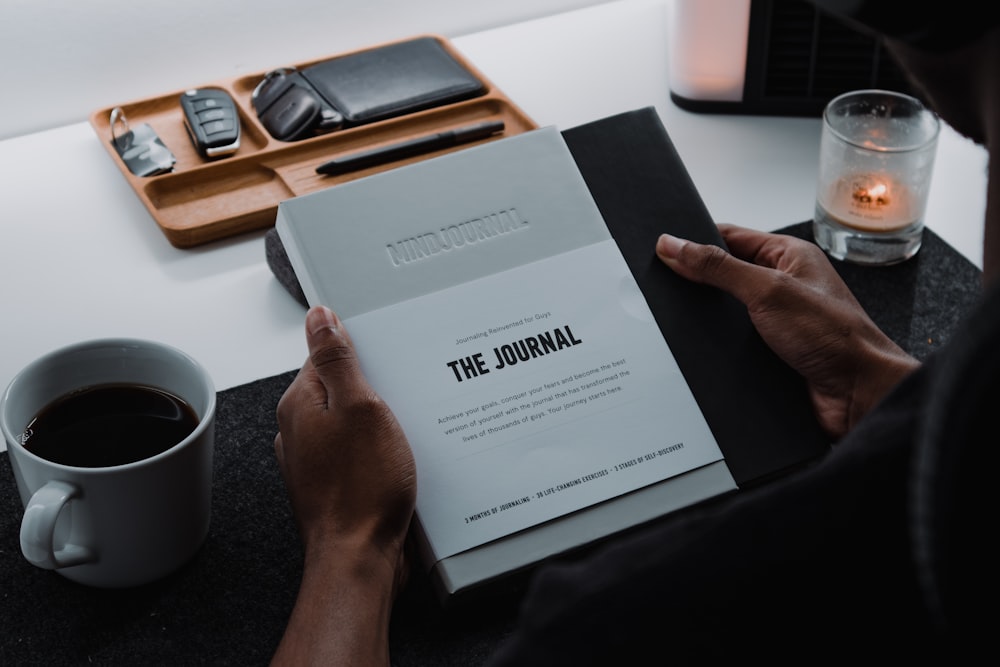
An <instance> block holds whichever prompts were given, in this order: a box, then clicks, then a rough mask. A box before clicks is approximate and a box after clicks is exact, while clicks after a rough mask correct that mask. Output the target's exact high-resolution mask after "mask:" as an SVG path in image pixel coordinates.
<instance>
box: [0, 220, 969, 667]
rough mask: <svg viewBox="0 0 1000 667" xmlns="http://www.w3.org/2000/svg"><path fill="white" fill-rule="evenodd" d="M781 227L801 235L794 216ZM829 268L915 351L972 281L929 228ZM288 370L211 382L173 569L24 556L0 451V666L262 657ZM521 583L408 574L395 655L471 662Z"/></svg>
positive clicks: (493, 639) (292, 542)
mask: <svg viewBox="0 0 1000 667" xmlns="http://www.w3.org/2000/svg"><path fill="white" fill-rule="evenodd" d="M781 231H784V232H786V233H790V234H793V235H796V236H799V237H802V238H807V239H811V238H812V235H811V231H810V228H809V225H808V224H806V223H802V224H799V225H793V226H792V227H789V228H786V229H784V230H781ZM837 268H838V271H840V272H841V275H843V276H844V278H845V280H846V281H847V283H848V284H849V285H850V286H851V288H852V289H853V290H854V292H855V294H857V296H858V298H859V300H860V301H861V303H862V305H864V306H865V308H866V309H868V311H869V312H870V313H871V314H872V316H873V318H874V319H875V320H876V322H878V324H879V325H880V326H882V328H883V329H884V330H885V331H886V332H887V333H888V334H889V335H890V336H892V337H893V338H894V339H895V340H896V341H897V342H899V343H900V344H901V345H902V346H903V347H904V348H905V349H907V350H909V351H910V352H911V353H913V354H914V355H915V356H917V357H918V358H924V357H926V356H927V355H928V354H929V353H931V352H932V351H933V350H934V349H935V348H938V347H940V346H941V345H942V344H943V343H944V342H946V340H947V338H948V334H949V332H950V331H952V329H953V327H954V326H955V324H956V323H957V321H958V320H959V318H960V317H961V316H962V315H963V313H964V312H966V311H967V309H968V308H969V307H970V306H971V305H972V303H973V302H974V301H975V299H976V298H977V297H978V296H979V294H980V273H979V270H978V269H977V268H976V267H975V266H974V265H972V264H971V263H969V262H968V261H967V260H966V259H965V258H964V257H962V256H961V255H960V254H959V253H957V252H956V251H955V250H954V249H952V248H951V247H950V246H948V245H947V244H945V243H944V242H943V241H942V240H941V239H940V238H939V237H938V236H936V235H935V234H934V233H933V232H928V233H927V234H926V236H925V242H924V247H923V248H922V249H921V251H920V253H919V254H918V256H917V257H916V258H914V259H913V260H910V261H909V262H906V263H904V264H901V265H898V266H894V267H885V268H864V267H857V266H852V265H847V264H841V263H837ZM276 275H277V274H276ZM303 312H304V311H303ZM294 372H295V371H294V369H292V370H289V371H288V372H287V373H283V374H281V375H277V376H274V377H270V378H264V379H261V380H258V381H256V382H252V383H249V384H246V385H243V386H240V387H235V388H232V389H227V390H225V391H222V392H220V393H219V403H218V421H217V439H216V456H215V481H214V498H213V516H212V527H211V531H210V534H209V537H208V540H207V542H206V543H205V545H204V547H203V548H202V549H201V551H200V552H199V553H198V554H197V555H196V557H195V558H194V560H193V561H192V562H191V563H189V564H188V565H187V566H185V567H184V568H182V569H181V570H180V571H179V572H177V573H175V574H173V575H171V576H170V577H168V578H166V579H164V580H162V581H160V582H157V583H154V584H150V585H148V586H144V587H141V588H137V589H131V590H124V591H106V590H99V589H91V588H87V587H84V586H80V585H78V584H75V583H72V582H69V581H67V580H65V579H63V578H62V577H61V576H59V575H58V574H55V573H53V572H48V571H44V570H40V569H37V568H35V567H33V566H31V565H29V564H28V563H27V562H26V561H25V560H24V559H23V557H22V556H21V552H20V546H19V541H18V531H19V525H20V517H21V511H22V507H21V503H20V500H19V498H18V495H17V490H16V487H15V485H14V478H13V474H12V473H11V471H10V465H9V462H8V461H7V454H6V453H3V454H0V665H24V664H38V663H44V664H48V665H62V664H95V665H119V664H121V665H139V664H142V665H147V664H148V665H166V664H170V665H189V664H212V665H230V664H231V665H254V664H258V665H264V664H266V663H267V662H268V660H269V659H270V656H271V654H272V652H273V651H274V648H275V647H276V646H277V644H278V641H279V639H280V637H281V634H282V631H283V629H284V626H285V621H286V619H287V618H288V614H289V611H290V610H291V607H292V604H293V602H294V599H295V594H296V589H297V586H298V578H299V574H300V572H301V561H300V558H301V551H300V547H299V542H298V537H297V534H296V532H295V529H294V526H293V522H292V518H291V513H290V509H289V505H288V502H287V499H286V496H285V490H284V485H283V483H282V480H281V477H280V475H279V474H278V470H277V466H276V464H275V461H274V454H273V449H272V445H273V437H274V433H275V429H276V423H275V419H274V407H275V406H276V405H277V401H278V399H279V398H280V396H281V394H282V392H283V391H284V389H285V387H286V386H287V385H288V383H289V382H291V379H292V377H293V376H294ZM523 584H524V580H523V579H517V580H513V581H510V582H506V583H504V584H502V585H501V586H500V587H498V588H497V589H496V590H492V591H490V592H489V594H488V595H486V596H484V597H482V598H480V599H477V600H474V601H470V602H469V603H467V604H465V605H463V606H461V607H459V608H456V609H450V610H445V609H441V608H440V606H439V605H438V603H437V602H436V600H435V599H434V598H433V596H432V595H431V592H430V589H429V587H428V586H427V582H426V580H425V579H424V578H423V577H422V576H421V575H420V574H419V573H418V574H417V575H416V576H415V577H414V578H413V580H412V581H411V585H410V586H409V587H408V589H407V590H406V591H404V592H403V594H402V597H401V598H400V601H399V603H398V604H397V607H396V611H395V616H394V619H393V626H392V635H391V649H392V662H393V664H394V665H399V666H401V667H403V666H407V665H434V666H435V667H440V666H447V665H461V666H463V667H467V666H470V665H476V664H480V663H482V662H483V660H484V659H485V657H486V656H487V655H488V654H489V652H490V651H491V649H492V648H493V647H494V646H495V645H496V644H497V643H498V642H499V641H501V640H502V639H503V637H504V636H505V635H506V634H507V633H508V632H509V630H510V628H511V627H512V625H513V621H514V614H515V609H516V604H517V600H518V596H519V594H520V592H521V590H523Z"/></svg>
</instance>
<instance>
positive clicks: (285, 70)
mask: <svg viewBox="0 0 1000 667" xmlns="http://www.w3.org/2000/svg"><path fill="white" fill-rule="evenodd" d="M295 71H296V68H295V67H279V68H278V69H273V70H271V71H270V72H268V73H267V74H265V75H264V78H263V79H261V80H260V83H258V84H257V85H256V86H255V87H254V89H253V92H252V93H250V103H251V104H254V107H256V104H255V103H256V102H257V98H258V97H259V96H260V93H261V91H262V90H264V88H266V87H267V86H268V85H269V84H270V83H271V81H273V80H274V79H277V78H278V77H279V76H284V75H286V74H291V73H292V72H295Z"/></svg>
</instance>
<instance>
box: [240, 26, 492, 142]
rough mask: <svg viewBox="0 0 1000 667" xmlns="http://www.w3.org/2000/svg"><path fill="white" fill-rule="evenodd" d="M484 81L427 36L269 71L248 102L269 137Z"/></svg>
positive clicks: (372, 116) (438, 100)
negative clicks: (297, 67)
mask: <svg viewBox="0 0 1000 667" xmlns="http://www.w3.org/2000/svg"><path fill="white" fill-rule="evenodd" d="M485 92H486V86H485V85H484V84H483V82H482V81H480V80H479V79H478V78H476V77H475V76H474V75H473V74H472V72H470V71H469V70H468V69H467V68H466V67H465V66H464V65H462V63H460V62H459V61H458V60H456V59H455V58H454V57H453V56H452V55H451V54H450V53H448V51H447V50H446V49H445V48H444V46H443V45H442V44H441V42H440V41H439V40H437V39H436V38H434V37H418V38H415V39H411V40H407V41H403V42H395V43H392V44H387V45H385V46H379V47H375V48H373V49H368V50H366V51H359V52H357V53H351V54H348V55H345V56H339V57H336V58H331V59H330V60H324V61H322V62H319V63H316V64H315V65H310V66H309V67H306V68H304V69H302V70H295V69H294V68H286V69H282V70H275V71H274V72H271V73H269V74H268V75H267V77H265V80H264V81H263V82H261V85H259V86H258V88H257V90H255V91H254V98H253V99H254V108H255V109H256V110H257V115H258V118H260V119H261V121H262V123H263V124H264V126H265V127H266V128H267V130H268V131H269V132H270V133H271V135H272V136H274V137H275V138H276V139H281V140H285V141H295V140H298V139H304V138H306V137H308V136H311V135H312V134H313V133H315V132H317V131H324V130H329V129H338V128H340V127H351V126H354V125H361V124H364V123H371V122H374V121H378V120H383V119H386V118H392V117H394V116H401V115H403V114H407V113H412V112H414V111H420V110H422V109H428V108H431V107H434V106H439V105H442V104H448V103H451V102H457V101H459V100H464V99H468V98H471V97H476V96H478V95H482V94H484V93H485Z"/></svg>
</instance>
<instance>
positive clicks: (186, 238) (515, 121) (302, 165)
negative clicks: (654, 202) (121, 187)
mask: <svg viewBox="0 0 1000 667" xmlns="http://www.w3.org/2000/svg"><path fill="white" fill-rule="evenodd" d="M431 36H432V37H434V38H435V39H437V40H438V41H440V42H441V44H442V46H443V47H444V48H445V49H446V50H447V51H448V52H449V53H450V54H451V55H452V56H454V58H455V59H456V60H457V61H458V62H459V63H461V64H462V65H463V66H464V67H466V68H467V69H468V70H469V71H470V72H471V73H472V74H473V75H474V76H476V77H477V78H478V79H479V80H480V81H482V83H483V85H484V87H485V93H484V94H482V95H480V96H478V97H474V98H471V99H467V100H463V101H460V102H453V103H449V104H445V105H443V106H438V107H435V108H432V109H426V110H423V111H418V112H414V113H409V114H406V115H404V116H398V117H396V118H390V119H386V120H381V121H377V122H372V123H369V124H367V125H359V126H357V127H352V128H348V129H342V130H336V131H333V132H329V133H327V134H322V135H317V136H314V137H310V138H308V139H303V140H300V141H293V142H285V141H279V140H277V139H274V138H272V137H271V136H270V135H269V134H268V132H267V131H266V130H265V129H264V127H263V126H262V125H261V124H260V122H259V121H258V120H257V116H256V114H255V112H254V110H253V107H252V105H251V103H250V96H251V94H252V92H253V90H254V88H255V87H256V86H257V84H258V83H259V82H260V81H261V80H262V79H263V78H264V75H265V74H266V72H259V73H254V74H249V75H245V76H239V77H234V78H231V79H226V80H223V81H216V82H212V83H207V84H203V85H200V86H199V87H202V88H221V89H223V90H225V91H226V92H228V93H229V94H230V95H231V96H232V98H233V100H234V101H235V102H236V106H237V110H238V112H239V117H240V123H241V137H240V147H239V150H237V151H236V153H235V154H233V155H231V156H229V157H224V158H218V159H215V160H205V159H203V158H202V157H201V156H200V155H198V153H197V151H196V150H195V148H194V145H193V144H192V143H191V139H190V138H189V137H188V134H187V131H186V130H185V129H184V121H183V112H182V111H181V106H180V96H181V95H182V94H183V92H184V91H183V90H177V91H174V92H171V93H167V94H164V95H161V96H158V97H152V98H148V99H142V100H136V101H133V102H130V103H127V104H118V105H114V106H111V107H107V108H105V109H99V110H97V111H95V112H93V113H92V114H91V116H90V124H91V125H92V126H93V128H94V130H95V131H96V132H97V135H98V136H99V137H100V139H101V143H102V144H103V145H104V147H105V149H106V150H107V151H108V154H109V155H110V156H111V158H112V159H113V160H114V161H115V164H117V165H118V167H119V169H120V170H121V172H122V174H123V175H124V176H125V178H126V180H128V182H129V184H130V185H131V186H132V189H133V190H134V191H135V193H136V194H137V195H138V196H139V199H140V200H142V203H143V204H144V205H145V206H146V208H147V209H148V210H149V212H150V214H152V216H153V219H154V220H155V221H156V224H157V225H159V227H160V229H161V230H163V233H164V234H165V235H166V236H167V239H168V240H169V241H170V243H171V244H173V245H174V246H176V247H178V248H189V247H192V246H197V245H201V244H204V243H208V242H210V241H215V240H218V239H222V238H226V237H229V236H234V235H236V234H241V233H244V232H248V231H252V230H256V229H263V228H267V227H270V226H273V225H274V218H275V215H276V213H277V208H278V203H279V202H281V201H282V200H285V199H289V198H291V197H296V196H299V195H303V194H308V193H310V192H315V191H316V190H321V189H323V188H327V187H330V186H331V185H336V184H337V183H342V182H345V181H349V180H352V179H355V178H360V177H362V176H367V175H370V174H373V173H376V172H379V171H384V170H386V169H391V168H394V167H398V166H401V165H403V164H408V163H411V162H416V161H418V160H422V159H426V158H429V157H433V156H436V155H442V154H444V153H447V152H450V151H454V150H460V149H462V148H466V147H469V146H472V145H476V144H477V143H484V142H485V141H493V140H495V139H496V138H500V137H505V136H512V135H515V134H520V133H521V132H525V131H528V130H533V129H536V128H537V127H538V125H537V124H536V123H535V122H534V121H532V120H531V119H530V118H529V117H528V116H527V115H525V113H524V112H523V111H521V109H519V108H518V107H517V106H516V105H515V104H514V103H513V102H512V101H511V100H510V99H508V98H507V96H506V95H504V94H503V92H501V91H500V90H498V89H497V88H496V86H494V85H493V84H492V83H490V82H489V81H488V80H487V79H486V77H484V76H483V75H482V73H481V72H479V71H478V70H477V69H476V68H474V67H473V66H472V65H471V64H470V63H469V62H468V61H467V60H466V59H465V58H464V57H463V56H462V55H461V54H460V53H459V52H458V51H457V50H456V49H455V48H454V47H453V46H452V45H451V44H450V43H449V42H448V41H447V40H446V39H444V38H442V37H440V36H436V35H431ZM370 48H374V47H370ZM362 50H364V49H362ZM340 55H346V54H340ZM332 57H336V56H329V57H328V58H321V59H318V60H315V61H310V62H303V63H296V64H295V65H294V66H295V67H297V68H299V69H303V68H305V67H308V66H309V65H311V64H314V63H316V62H321V61H323V60H328V59H329V58H332ZM115 107H120V108H121V109H122V111H123V112H124V114H125V117H126V119H127V120H128V123H129V124H130V125H131V126H133V127H135V126H137V125H138V124H140V123H148V124H149V125H150V126H152V128H153V129H154V130H155V131H156V133H157V134H158V135H159V136H160V138H161V139H162V140H163V143H164V144H166V146H167V148H169V149H170V150H171V152H173V154H174V155H175V156H176V157H177V162H176V164H175V165H174V170H173V171H172V172H170V173H165V174H160V175H156V176H147V177H140V176H136V175H134V174H133V173H132V172H131V171H129V169H128V167H127V166H126V165H125V163H124V162H123V161H122V160H121V158H120V157H119V156H118V154H117V153H116V152H115V149H114V147H113V146H112V144H111V111H112V109H114V108H115ZM487 120H502V121H503V122H504V125H505V128H504V132H503V133H502V134H498V135H495V136H494V137H491V138H489V139H485V140H481V141H479V142H475V143H467V144H461V145H458V146H454V147H450V148H447V149H443V150H438V151H435V152H433V153H427V154H424V155H420V156H416V157H411V158H407V159H404V160H398V161H394V162H392V163H390V164H386V165H381V166H377V167H369V168H366V169H361V170H358V171H354V172H351V173H348V174H343V175H338V176H322V175H319V174H317V173H316V172H315V169H316V167H317V166H318V165H319V164H321V163H323V162H326V161H327V160H329V159H331V158H333V157H335V156H337V155H340V154H346V153H352V152H355V151H359V150H365V149H368V148H372V147H375V146H378V145H380V144H393V143H396V142H399V141H402V140H405V139H409V138H413V137H418V136H422V135H425V134H431V133H434V132H440V131H442V130H448V129H453V128H455V127H460V126H464V125H468V124H470V123H475V122H481V121H487Z"/></svg>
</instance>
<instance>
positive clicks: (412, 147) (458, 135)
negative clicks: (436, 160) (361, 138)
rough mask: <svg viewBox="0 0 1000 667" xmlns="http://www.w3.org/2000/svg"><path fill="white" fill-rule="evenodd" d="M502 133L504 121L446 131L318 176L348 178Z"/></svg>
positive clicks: (322, 169) (333, 164)
mask: <svg viewBox="0 0 1000 667" xmlns="http://www.w3.org/2000/svg"><path fill="white" fill-rule="evenodd" d="M503 130H504V123H503V121H502V120H490V121H486V122H484V123H476V124H474V125H466V126H464V127H456V128H455V129H454V130H445V131H444V132H437V133H435V134H428V135H425V136H422V137H417V138H415V139H408V140H406V141H401V142H400V143H398V144H389V145H388V146H379V147H378V148H373V149H371V150H367V151H359V152H357V153H349V154H347V155H343V156H341V157H336V158H334V159H332V160H330V161H329V162H324V163H323V164H321V165H320V166H318V167H316V173H317V174H327V175H337V174H346V173H347V172H349V171H354V170H357V169H364V168H365V167H374V166H375V165H379V164H385V163H387V162H392V161H393V160H400V159H402V158H404V157H410V156H413V155H420V154H421V153H430V152H431V151H436V150H440V149H442V148H447V147H449V146H455V145H457V144H462V143H468V142H470V141H477V140H479V139H485V138H486V137H489V136H491V135H494V134H496V133H498V132H503Z"/></svg>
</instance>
